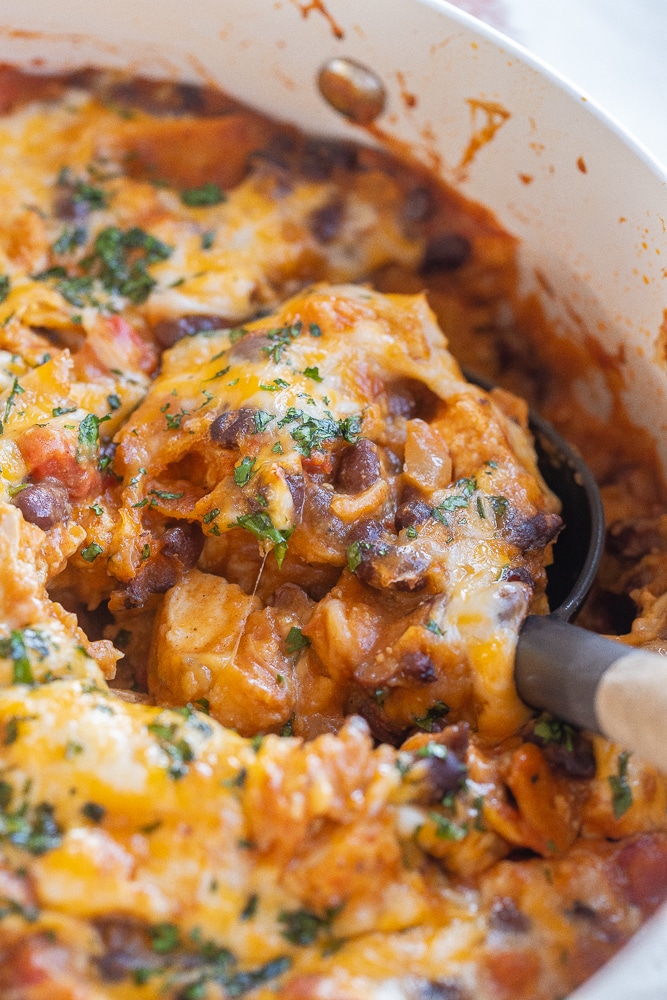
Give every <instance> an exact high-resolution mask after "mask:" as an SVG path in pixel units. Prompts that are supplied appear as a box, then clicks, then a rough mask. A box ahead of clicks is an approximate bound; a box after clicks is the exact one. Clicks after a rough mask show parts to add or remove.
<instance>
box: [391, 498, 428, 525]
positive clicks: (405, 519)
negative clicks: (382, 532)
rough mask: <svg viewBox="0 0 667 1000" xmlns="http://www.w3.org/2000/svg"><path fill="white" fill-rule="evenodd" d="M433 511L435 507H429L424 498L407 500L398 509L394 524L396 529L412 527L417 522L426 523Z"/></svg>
mask: <svg viewBox="0 0 667 1000" xmlns="http://www.w3.org/2000/svg"><path fill="white" fill-rule="evenodd" d="M432 513H433V508H432V507H429V505H428V504H427V503H424V501H423V500H407V501H406V502H405V503H402V504H401V505H400V506H399V507H398V509H397V510H396V516H395V518H394V524H395V526H396V531H401V530H402V529H403V528H411V527H414V526H415V525H417V524H424V522H425V521H428V519H429V517H430V516H431V514H432Z"/></svg>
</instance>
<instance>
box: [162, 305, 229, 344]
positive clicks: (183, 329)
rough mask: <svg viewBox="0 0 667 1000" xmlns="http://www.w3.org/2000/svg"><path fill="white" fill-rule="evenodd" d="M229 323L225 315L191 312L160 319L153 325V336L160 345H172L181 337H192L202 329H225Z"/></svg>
mask: <svg viewBox="0 0 667 1000" xmlns="http://www.w3.org/2000/svg"><path fill="white" fill-rule="evenodd" d="M230 325H231V323H230V321H229V320H228V319H227V318H226V317H225V316H216V315H213V314H210V313H192V314H188V315H187V316H179V317H178V318H177V319H161V320H160V321H159V322H158V323H156V324H155V326H154V327H153V336H154V337H155V340H156V341H157V342H158V344H159V345H160V347H164V348H167V347H173V346H174V344H175V343H177V341H179V340H182V339H183V337H192V336H193V335H194V334H195V333H201V332H202V330H225V329H226V328H227V327H229V326H230Z"/></svg>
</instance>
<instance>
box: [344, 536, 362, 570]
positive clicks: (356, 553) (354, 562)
mask: <svg viewBox="0 0 667 1000" xmlns="http://www.w3.org/2000/svg"><path fill="white" fill-rule="evenodd" d="M361 560H362V555H361V545H360V543H359V542H352V544H351V545H348V547H347V568H348V569H349V571H350V573H354V571H355V570H356V569H357V567H359V566H361Z"/></svg>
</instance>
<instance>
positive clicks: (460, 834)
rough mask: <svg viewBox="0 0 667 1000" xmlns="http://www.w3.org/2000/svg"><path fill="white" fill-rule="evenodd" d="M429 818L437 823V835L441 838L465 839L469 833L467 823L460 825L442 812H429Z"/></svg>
mask: <svg viewBox="0 0 667 1000" xmlns="http://www.w3.org/2000/svg"><path fill="white" fill-rule="evenodd" d="M429 819H430V820H432V822H433V823H435V835H436V837H439V838H440V839H441V840H463V838H464V837H465V836H466V835H467V833H468V829H467V827H466V826H465V824H464V825H463V826H459V825H458V823H454V822H453V821H452V820H451V819H447V817H446V816H441V814H440V813H437V812H432V813H429Z"/></svg>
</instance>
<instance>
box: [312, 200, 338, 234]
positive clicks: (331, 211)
mask: <svg viewBox="0 0 667 1000" xmlns="http://www.w3.org/2000/svg"><path fill="white" fill-rule="evenodd" d="M344 215H345V206H344V204H343V202H342V201H330V202H329V203H328V204H327V205H323V206H322V207H321V208H316V209H314V210H313V211H312V212H311V213H310V216H309V218H308V228H309V229H310V231H311V233H312V234H313V236H314V237H315V239H316V240H317V242H318V243H331V242H332V240H335V239H336V237H337V236H338V233H339V232H340V228H341V226H342V224H343V218H344Z"/></svg>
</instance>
